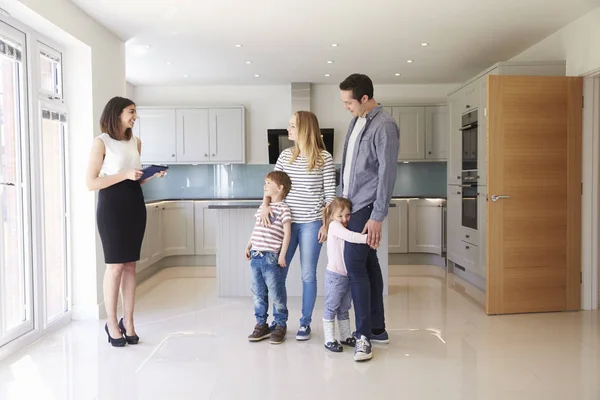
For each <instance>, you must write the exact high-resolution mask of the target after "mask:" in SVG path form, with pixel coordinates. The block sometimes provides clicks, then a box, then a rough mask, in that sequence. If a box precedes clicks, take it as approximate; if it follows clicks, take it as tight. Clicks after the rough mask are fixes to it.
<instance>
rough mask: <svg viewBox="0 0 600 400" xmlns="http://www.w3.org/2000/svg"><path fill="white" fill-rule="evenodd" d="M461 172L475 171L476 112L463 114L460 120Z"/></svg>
mask: <svg viewBox="0 0 600 400" xmlns="http://www.w3.org/2000/svg"><path fill="white" fill-rule="evenodd" d="M461 122H462V124H461V128H460V130H461V132H462V170H463V171H473V170H476V169H477V110H473V111H469V112H467V113H464V114H463V115H462V118H461Z"/></svg>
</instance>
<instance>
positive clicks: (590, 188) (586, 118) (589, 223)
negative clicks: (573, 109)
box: [581, 70, 600, 310]
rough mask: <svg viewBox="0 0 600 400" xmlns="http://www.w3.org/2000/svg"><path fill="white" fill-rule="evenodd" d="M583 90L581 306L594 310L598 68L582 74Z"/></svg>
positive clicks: (599, 191)
mask: <svg viewBox="0 0 600 400" xmlns="http://www.w3.org/2000/svg"><path fill="white" fill-rule="evenodd" d="M583 93H584V104H583V153H582V169H583V170H582V180H583V188H582V189H583V192H582V214H581V215H582V221H581V222H582V224H581V231H582V243H581V251H582V254H581V272H582V287H581V308H582V309H584V310H595V309H597V308H598V307H599V306H600V304H599V300H600V295H599V292H598V291H599V289H600V282H599V275H600V274H599V269H600V264H599V259H598V248H599V246H600V236H599V234H598V225H599V222H600V220H599V219H600V209H599V205H600V203H599V198H600V70H597V71H593V72H591V73H589V74H586V75H584V87H583Z"/></svg>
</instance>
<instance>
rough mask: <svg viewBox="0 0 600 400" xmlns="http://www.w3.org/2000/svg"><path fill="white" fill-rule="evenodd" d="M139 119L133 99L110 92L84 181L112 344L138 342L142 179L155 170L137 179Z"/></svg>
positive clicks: (143, 212) (143, 217) (143, 207)
mask: <svg viewBox="0 0 600 400" xmlns="http://www.w3.org/2000/svg"><path fill="white" fill-rule="evenodd" d="M136 119H137V112H136V107H135V104H134V102H133V101H131V100H129V99H126V98H123V97H114V98H112V99H111V100H110V101H109V102H108V103H107V104H106V106H105V107H104V111H103V112H102V116H101V117H100V129H101V130H102V134H101V135H100V136H98V137H97V138H95V139H94V143H93V145H92V150H91V153H90V159H89V164H88V170H87V176H86V181H87V187H88V189H89V190H98V208H97V212H96V219H97V225H98V232H99V233H100V239H101V241H102V248H103V250H104V261H105V262H106V272H105V273H104V304H105V306H106V315H107V322H106V325H105V326H104V330H105V331H106V334H107V335H108V342H109V343H110V344H111V345H113V346H115V347H123V346H125V344H137V343H138V342H139V337H138V335H137V334H136V332H135V327H134V324H133V308H134V302H135V288H136V279H135V263H136V261H138V260H139V259H140V250H141V247H142V240H143V238H144V231H145V229H146V205H145V203H144V195H143V193H142V188H141V185H143V184H144V183H146V182H148V181H149V180H151V179H152V178H154V177H156V176H158V177H163V176H164V175H165V172H164V171H163V172H159V173H157V174H155V175H153V176H151V177H149V178H147V179H143V180H141V179H140V178H141V177H142V174H143V171H142V170H141V168H142V164H141V161H140V154H141V150H142V141H141V140H140V139H139V138H137V137H135V136H133V133H132V128H133V126H134V124H135V120H136ZM119 288H120V289H121V295H122V299H123V314H124V316H123V318H121V320H120V321H118V322H117V302H118V299H119Z"/></svg>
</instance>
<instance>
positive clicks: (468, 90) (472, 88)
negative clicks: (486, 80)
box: [462, 79, 481, 113]
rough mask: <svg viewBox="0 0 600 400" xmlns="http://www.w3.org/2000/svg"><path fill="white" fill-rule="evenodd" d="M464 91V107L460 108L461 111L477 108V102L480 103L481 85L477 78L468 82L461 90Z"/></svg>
mask: <svg viewBox="0 0 600 400" xmlns="http://www.w3.org/2000/svg"><path fill="white" fill-rule="evenodd" d="M462 92H463V93H464V95H463V96H464V104H465V107H464V108H463V110H462V113H465V112H468V111H472V110H475V109H476V108H479V104H480V103H481V98H480V94H481V87H480V83H479V79H478V80H475V81H473V82H471V83H470V84H468V85H467V86H466V87H465V88H464V89H463V91H462Z"/></svg>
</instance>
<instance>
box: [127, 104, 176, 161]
mask: <svg viewBox="0 0 600 400" xmlns="http://www.w3.org/2000/svg"><path fill="white" fill-rule="evenodd" d="M137 113H138V119H137V121H136V122H135V125H134V128H133V134H134V135H135V136H138V137H139V138H140V139H141V141H142V154H141V157H140V158H141V161H142V163H143V164H153V163H154V164H161V163H163V164H168V163H173V162H176V161H177V137H176V130H177V120H176V112H175V110H174V109H154V108H152V109H144V108H138V109H137Z"/></svg>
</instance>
